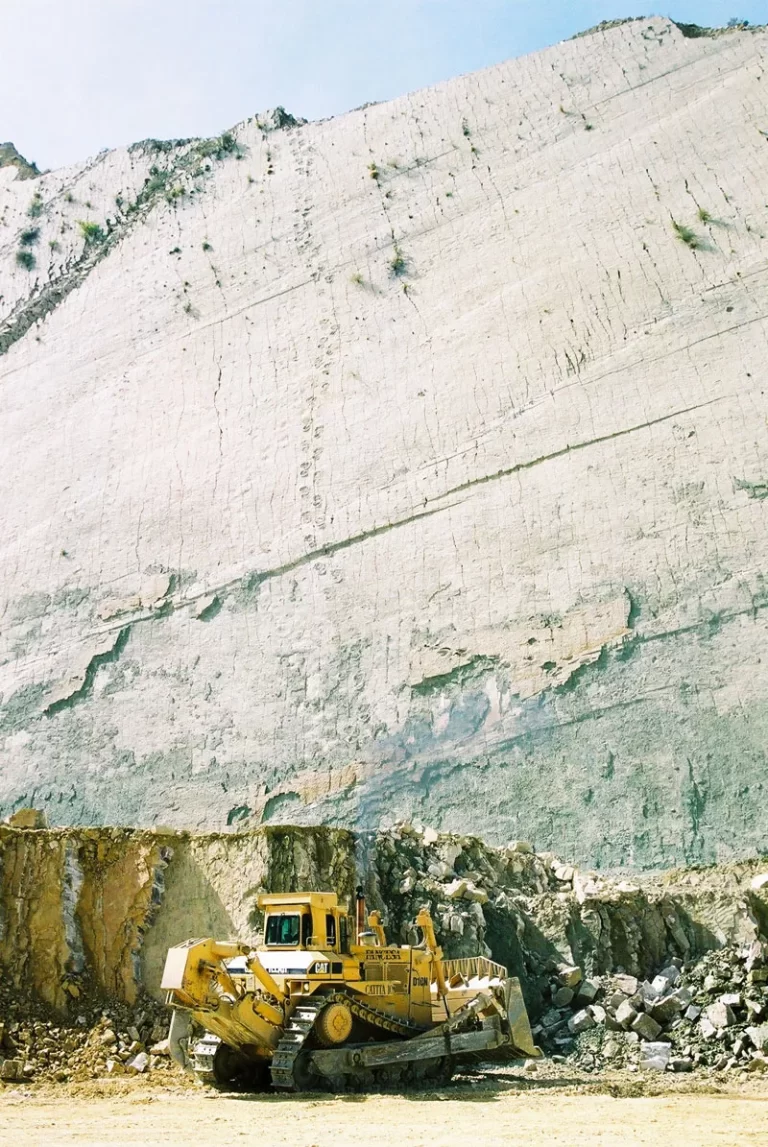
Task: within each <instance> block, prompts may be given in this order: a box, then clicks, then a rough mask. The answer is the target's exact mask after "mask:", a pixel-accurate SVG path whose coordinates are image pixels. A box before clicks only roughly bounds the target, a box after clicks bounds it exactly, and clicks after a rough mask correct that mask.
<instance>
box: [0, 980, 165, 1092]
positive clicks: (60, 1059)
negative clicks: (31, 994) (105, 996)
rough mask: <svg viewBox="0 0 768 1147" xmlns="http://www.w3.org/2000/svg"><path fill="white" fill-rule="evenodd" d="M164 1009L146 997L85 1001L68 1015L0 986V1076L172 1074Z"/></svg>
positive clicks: (71, 1078) (68, 1078)
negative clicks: (136, 1000)
mask: <svg viewBox="0 0 768 1147" xmlns="http://www.w3.org/2000/svg"><path fill="white" fill-rule="evenodd" d="M167 1034H168V1012H167V1009H166V1008H165V1007H163V1006H162V1005H160V1004H158V1003H157V1002H156V1001H155V1000H152V999H149V998H144V999H143V1000H142V1001H141V1003H140V1004H138V1005H137V1006H136V1007H134V1008H130V1007H128V1006H126V1005H124V1004H118V1003H115V1004H112V1005H110V1006H108V1007H106V1008H105V1007H104V1006H103V1005H93V1006H88V1005H87V1004H84V1005H83V1006H82V1008H81V1009H80V1010H79V1011H78V1012H77V1013H76V1014H75V1013H73V1015H72V1016H70V1017H64V1016H61V1015H56V1014H55V1013H53V1012H51V1010H50V1009H48V1008H46V1007H45V1006H44V1005H41V1004H40V1003H39V1002H38V1001H35V1000H32V999H29V998H27V999H23V998H21V997H20V996H19V995H18V994H17V993H14V994H11V993H10V992H9V991H8V990H7V989H5V988H0V1082H1V1083H3V1084H5V1085H8V1084H18V1083H31V1082H37V1083H41V1082H46V1083H51V1082H56V1083H66V1082H78V1081H82V1080H87V1079H98V1078H100V1077H102V1076H116V1075H148V1074H153V1075H155V1074H162V1075H170V1073H171V1071H175V1070H176V1069H175V1067H174V1065H173V1061H172V1060H171V1059H170V1054H169V1049H168V1040H167V1038H166V1037H167Z"/></svg>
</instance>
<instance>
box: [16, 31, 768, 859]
mask: <svg viewBox="0 0 768 1147" xmlns="http://www.w3.org/2000/svg"><path fill="white" fill-rule="evenodd" d="M767 42H768V40H767V38H766V33H765V32H763V31H755V32H752V31H749V32H747V31H741V30H739V31H733V32H731V33H729V34H727V35H723V36H720V37H717V38H710V37H691V36H686V35H684V34H683V32H682V31H681V30H680V29H679V28H677V27H676V26H675V25H673V24H672V23H670V22H669V21H667V20H663V19H653V20H640V21H634V22H631V23H626V24H622V25H620V26H618V27H612V28H609V29H607V30H604V31H598V32H596V33H594V34H593V35H590V36H587V37H584V38H580V39H578V40H575V41H572V42H570V43H566V44H561V45H557V46H556V47H554V48H551V49H549V50H547V51H545V52H542V53H539V54H537V55H535V56H532V57H529V58H526V59H522V60H515V61H511V62H509V63H507V64H503V65H500V66H498V67H494V68H491V69H488V70H487V71H484V72H481V73H478V74H477V75H472V76H468V77H463V78H461V79H457V80H454V81H451V82H449V83H446V84H442V85H439V86H438V87H436V88H433V89H430V90H429V91H424V92H419V93H416V94H414V95H411V96H407V97H403V98H402V99H399V100H395V101H393V102H392V103H389V104H383V105H379V106H375V107H369V108H365V109H361V110H358V111H356V112H353V113H350V114H349V115H347V116H343V117H341V118H339V119H335V120H331V121H328V122H324V123H317V124H308V125H292V123H291V121H290V118H286V117H284V116H282V115H277V116H275V117H272V118H271V119H270V120H263V119H262V120H259V119H258V118H254V119H251V120H248V121H246V122H244V123H242V124H240V125H238V127H237V128H236V129H234V131H233V132H232V133H225V135H223V136H222V137H220V138H219V139H216V140H208V141H176V142H174V143H172V144H158V143H155V142H153V141H145V142H144V143H143V144H140V145H136V146H134V147H133V148H129V149H127V150H118V151H114V152H108V153H104V154H102V155H99V156H97V157H96V158H95V159H93V160H90V161H89V162H88V163H85V164H82V165H80V166H77V167H74V168H69V169H66V170H64V171H60V172H53V173H50V174H46V175H43V176H40V177H38V178H34V179H25V180H23V181H22V180H21V179H19V178H18V176H17V169H16V168H15V167H12V166H11V167H4V168H1V169H0V426H1V427H2V438H3V450H2V453H0V489H2V491H3V504H2V524H3V530H2V533H1V535H0V598H1V600H0V811H5V812H7V811H10V810H12V809H14V808H17V807H20V806H22V805H26V804H35V805H37V806H43V805H44V806H45V807H46V809H47V811H48V813H49V816H50V817H51V819H52V820H53V821H54V822H55V823H60V824H91V825H97V824H103V823H105V822H107V823H108V822H110V821H111V822H116V823H132V824H137V825H144V826H148V825H172V826H175V827H186V826H189V827H205V828H222V827H225V826H226V825H227V824H229V825H236V824H240V823H243V822H246V821H250V822H251V823H258V822H260V821H264V822H270V821H282V820H285V819H291V820H294V821H297V822H303V823H313V822H330V823H348V824H356V825H358V826H367V827H376V826H377V825H379V824H381V823H382V822H384V823H386V822H387V821H388V820H392V819H393V818H395V817H398V816H410V815H419V816H422V817H424V818H425V819H427V820H428V821H429V822H430V823H435V824H437V825H439V826H440V827H443V828H446V829H450V830H455V831H481V832H482V833H483V834H484V835H486V836H487V837H488V838H489V839H492V840H495V841H497V842H498V841H502V840H504V839H507V838H508V837H510V836H525V837H529V838H532V839H534V840H535V842H536V844H537V846H538V847H540V848H543V847H553V848H555V849H556V850H557V851H558V852H561V853H564V854H567V855H572V856H574V857H576V858H578V859H579V860H581V861H584V862H588V863H594V864H598V865H601V866H625V867H634V868H642V867H653V866H660V865H663V864H669V863H673V862H679V861H688V862H696V861H702V860H711V859H714V858H715V857H720V858H727V857H729V856H739V855H749V854H751V853H754V852H755V851H756V850H758V849H760V848H761V847H762V848H764V847H765V846H766V844H767V843H768V822H767V821H766V816H765V812H764V808H765V798H766V782H767V781H768V765H767V764H766V756H765V745H766V742H767V740H768V703H766V672H765V666H764V649H765V644H766V643H765V638H766V605H767V604H768V593H767V590H766V584H767V583H766V575H767V572H768V529H767V528H766V513H768V498H767V497H766V491H767V490H768V485H767V483H768V449H767V447H766V415H767V414H768V403H767V401H766V393H767V391H766V379H765V362H766V338H765V335H766V321H767V316H766V312H765V305H764V301H763V300H764V283H765V272H766V254H767V253H768V238H766V234H765V230H764V229H765V226H766V224H768V221H767V220H766V207H765V185H766V179H767V178H768V144H767V143H766V137H765V134H764V132H765V131H768V107H766V102H767V100H768V97H767V96H766V81H765V77H764V57H765V49H766V43H767ZM675 225H677V230H676V229H675Z"/></svg>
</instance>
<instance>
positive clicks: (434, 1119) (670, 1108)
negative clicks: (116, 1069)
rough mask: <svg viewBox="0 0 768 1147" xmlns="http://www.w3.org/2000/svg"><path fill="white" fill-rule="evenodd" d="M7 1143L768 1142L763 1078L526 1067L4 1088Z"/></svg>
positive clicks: (19, 1146)
mask: <svg viewBox="0 0 768 1147" xmlns="http://www.w3.org/2000/svg"><path fill="white" fill-rule="evenodd" d="M0 1142H2V1143H3V1144H6V1143H7V1144H13V1145H14V1147H39V1145H40V1144H45V1145H46V1147H58V1144H62V1145H66V1144H73V1143H78V1144H80V1143H92V1144H104V1145H108V1147H123V1145H126V1147H127V1145H130V1147H155V1145H156V1147H188V1145H189V1144H190V1143H194V1142H216V1143H230V1142H235V1143H237V1142H245V1143H258V1145H259V1147H272V1145H275V1147H278V1145H280V1147H282V1145H283V1144H285V1145H286V1147H287V1145H289V1144H290V1147H360V1145H361V1144H366V1143H373V1142H375V1143H376V1144H377V1147H381V1145H387V1144H392V1145H393V1147H394V1145H397V1147H431V1145H433V1144H438V1145H441V1147H465V1145H467V1147H496V1145H499V1147H501V1145H502V1144H503V1145H504V1147H510V1145H515V1144H520V1145H521V1147H573V1145H574V1144H578V1145H579V1147H658V1145H659V1144H669V1145H672V1144H675V1145H678V1144H679V1145H681V1147H715V1145H717V1147H765V1144H766V1142H768V1080H765V1079H761V1080H749V1081H745V1082H743V1083H738V1084H737V1083H718V1082H716V1081H715V1080H713V1079H712V1078H708V1079H706V1080H676V1079H674V1078H670V1077H666V1078H664V1077H663V1078H661V1079H658V1080H656V1079H651V1080H646V1079H639V1078H631V1077H628V1076H627V1074H626V1073H622V1074H621V1075H619V1074H618V1073H616V1074H615V1076H607V1075H603V1076H601V1077H600V1079H599V1080H592V1079H588V1078H587V1077H585V1076H583V1075H578V1074H577V1073H569V1074H560V1075H559V1076H556V1075H549V1076H540V1077H538V1078H535V1079H531V1078H530V1077H526V1076H524V1075H523V1074H522V1073H519V1072H506V1073H502V1074H495V1075H492V1076H487V1075H478V1076H476V1077H474V1078H467V1079H465V1080H462V1081H460V1082H458V1083H455V1084H453V1085H451V1086H450V1087H446V1088H443V1089H441V1090H439V1091H430V1092H421V1093H414V1094H411V1095H368V1096H357V1095H354V1096H352V1095H350V1096H320V1095H306V1096H286V1095H257V1096H252V1095H247V1096H238V1095H219V1094H217V1093H216V1092H214V1091H209V1090H207V1089H203V1088H198V1087H194V1088H189V1087H176V1086H167V1085H166V1086H162V1087H161V1086H153V1085H151V1084H149V1083H146V1082H144V1081H143V1080H124V1081H119V1082H118V1081H115V1082H114V1083H113V1082H112V1081H108V1082H95V1083H93V1084H84V1085H75V1086H70V1087H59V1088H54V1087H48V1088H40V1089H33V1088H29V1089H20V1088H6V1089H5V1090H4V1091H2V1092H0Z"/></svg>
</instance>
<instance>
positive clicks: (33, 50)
mask: <svg viewBox="0 0 768 1147" xmlns="http://www.w3.org/2000/svg"><path fill="white" fill-rule="evenodd" d="M659 12H661V13H662V14H663V15H670V16H672V17H673V18H674V19H676V20H679V21H685V22H689V23H697V24H703V25H708V26H715V25H721V24H725V23H727V21H728V19H729V18H730V17H733V16H736V17H739V18H742V19H747V20H749V21H750V22H751V23H753V24H756V23H765V22H766V21H768V0H763V2H762V3H757V2H754V0H747V2H742V0H725V2H719V0H674V2H673V0H660V2H659V3H657V4H653V3H651V4H648V5H646V4H643V3H641V2H639V0H607V2H603V0H219V3H212V2H208V0H0V141H2V140H12V141H13V142H14V143H15V144H16V146H17V147H18V148H19V150H20V151H21V152H23V153H24V154H25V155H26V156H27V157H28V158H29V159H33V160H35V161H36V162H37V163H38V164H39V165H40V166H41V167H58V166H61V165H62V164H66V163H71V162H74V161H76V160H79V159H84V158H86V157H87V156H88V155H92V154H94V153H95V152H97V151H98V150H99V149H100V148H102V147H115V146H117V145H119V144H124V143H131V142H133V141H134V140H137V139H143V138H145V137H147V136H154V137H156V138H168V137H178V136H188V135H213V134H215V133H217V132H219V131H221V130H223V129H224V128H226V127H229V126H231V125H232V124H233V123H235V122H237V120H240V119H243V118H245V117H246V116H248V115H252V114H253V113H255V112H257V111H262V110H264V109H266V108H268V107H274V106H275V105H276V104H283V105H284V106H285V107H286V108H287V109H288V110H289V111H291V112H293V113H294V115H303V116H306V117H307V118H308V119H318V118H320V117H323V116H330V115H338V114H339V113H341V112H344V111H348V110H349V109H350V108H353V107H357V106H359V105H360V104H362V103H366V102H368V101H372V100H386V99H391V98H392V97H394V96H397V95H401V94H403V93H404V92H408V91H413V90H414V89H416V88H422V87H426V86H427V85H429V84H433V83H436V82H437V81H439V80H443V79H449V78H450V77H451V76H456V75H460V74H461V73H462V72H471V71H474V70H475V69H477V68H482V67H485V66H486V65H488V64H494V63H498V62H499V61H500V60H505V59H508V58H509V57H510V56H519V55H522V54H524V53H526V52H532V51H536V50H537V49H539V48H543V47H546V46H547V45H549V44H553V43H556V42H557V41H558V40H563V39H565V38H566V37H568V36H572V35H573V34H574V33H575V32H579V31H582V30H583V29H585V28H588V27H590V26H592V25H594V24H597V23H599V21H600V20H605V19H613V18H615V17H619V16H627V15H632V16H637V15H643V14H648V15H652V14H658V13H659Z"/></svg>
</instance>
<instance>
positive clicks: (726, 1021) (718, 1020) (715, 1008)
mask: <svg viewBox="0 0 768 1147" xmlns="http://www.w3.org/2000/svg"><path fill="white" fill-rule="evenodd" d="M704 1015H705V1016H706V1018H707V1019H708V1020H709V1022H710V1023H711V1024H712V1026H713V1027H715V1028H717V1029H718V1030H720V1029H722V1028H729V1027H732V1026H733V1024H735V1023H736V1017H735V1016H734V1014H733V1012H732V1011H731V1009H730V1008H729V1007H728V1005H727V1004H723V1003H721V1002H720V1001H719V1000H718V1002H717V1003H716V1004H710V1005H709V1007H708V1008H706V1009H705V1011H704Z"/></svg>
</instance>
